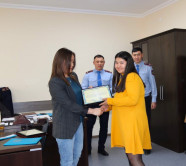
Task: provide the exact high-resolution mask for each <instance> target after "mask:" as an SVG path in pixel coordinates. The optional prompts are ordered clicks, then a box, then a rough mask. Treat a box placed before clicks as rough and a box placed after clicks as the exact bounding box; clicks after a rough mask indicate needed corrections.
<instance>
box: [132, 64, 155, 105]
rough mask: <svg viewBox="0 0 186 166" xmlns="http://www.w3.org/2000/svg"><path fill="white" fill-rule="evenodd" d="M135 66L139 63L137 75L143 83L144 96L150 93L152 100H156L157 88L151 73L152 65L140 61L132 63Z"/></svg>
mask: <svg viewBox="0 0 186 166" xmlns="http://www.w3.org/2000/svg"><path fill="white" fill-rule="evenodd" d="M134 65H135V67H136V66H137V65H139V75H140V77H141V79H142V80H143V82H144V84H145V86H146V87H145V97H147V96H149V95H150V93H151V96H152V102H156V97H157V88H156V81H155V78H154V75H153V74H152V71H153V69H152V66H150V65H149V64H146V63H144V61H141V62H140V63H139V64H136V63H134ZM136 68H137V67H136Z"/></svg>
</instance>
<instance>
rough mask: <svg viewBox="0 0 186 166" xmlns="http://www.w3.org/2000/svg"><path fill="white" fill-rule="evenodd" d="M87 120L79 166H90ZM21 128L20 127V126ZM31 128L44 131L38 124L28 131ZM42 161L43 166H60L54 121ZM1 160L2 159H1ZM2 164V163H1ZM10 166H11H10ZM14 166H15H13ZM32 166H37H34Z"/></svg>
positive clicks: (48, 111)
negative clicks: (53, 129) (54, 134)
mask: <svg viewBox="0 0 186 166" xmlns="http://www.w3.org/2000/svg"><path fill="white" fill-rule="evenodd" d="M34 112H36V113H50V112H51V110H47V111H46V110H45V111H34ZM86 122H87V118H84V125H83V128H84V140H83V150H82V154H81V157H80V159H79V162H78V166H88V147H87V129H86V128H87V124H86ZM18 127H19V126H18ZM31 128H37V129H39V130H41V129H42V126H40V125H38V124H31V125H29V126H27V129H31ZM16 130H17V131H18V130H21V127H19V128H16ZM42 156H43V157H42V160H43V166H60V156H59V152H58V146H57V142H56V139H55V138H54V137H53V136H52V121H51V122H49V126H48V130H47V134H46V139H45V143H44V146H43V149H42ZM0 160H1V159H0ZM0 163H1V161H0ZM8 166H9V165H8ZM13 166H14V165H13ZM20 166H22V165H20ZM25 166H30V165H25ZM32 166H37V165H34V164H33V165H32Z"/></svg>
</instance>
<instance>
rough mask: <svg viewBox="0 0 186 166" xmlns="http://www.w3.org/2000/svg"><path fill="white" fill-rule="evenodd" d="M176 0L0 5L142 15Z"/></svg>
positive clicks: (33, 0) (29, 0)
mask: <svg viewBox="0 0 186 166" xmlns="http://www.w3.org/2000/svg"><path fill="white" fill-rule="evenodd" d="M176 1H178V0H0V7H7V8H25V9H37V10H56V11H65V12H77V13H92V14H110V15H123V16H126V15H127V16H134V17H142V16H145V15H148V14H150V13H153V12H155V11H157V10H159V9H161V8H164V7H166V6H168V5H170V4H172V3H175V2H176Z"/></svg>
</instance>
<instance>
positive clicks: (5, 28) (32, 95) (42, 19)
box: [0, 8, 141, 102]
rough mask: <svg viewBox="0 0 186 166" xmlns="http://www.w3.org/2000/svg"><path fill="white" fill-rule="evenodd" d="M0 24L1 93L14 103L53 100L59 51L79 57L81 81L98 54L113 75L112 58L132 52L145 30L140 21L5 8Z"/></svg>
mask: <svg viewBox="0 0 186 166" xmlns="http://www.w3.org/2000/svg"><path fill="white" fill-rule="evenodd" d="M0 22H1V26H0V47H1V49H0V57H1V60H0V66H1V70H0V87H2V86H8V87H10V89H11V90H12V95H13V101H14V102H23V101H38V100H48V99H50V95H49V92H48V87H47V83H48V80H49V77H50V73H51V66H52V60H53V57H54V54H55V52H56V51H57V50H58V49H59V48H61V47H67V48H69V49H72V50H73V51H74V52H75V53H76V54H77V67H76V70H75V71H76V72H77V73H78V75H79V78H80V81H81V80H82V78H83V75H84V74H85V72H86V71H87V70H91V69H93V65H92V61H93V56H94V55H96V54H103V55H104V56H105V59H106V65H105V68H106V69H108V70H111V71H112V68H113V59H114V55H115V54H116V53H117V52H118V51H121V50H127V51H131V48H132V46H131V44H130V42H131V41H133V40H135V39H136V38H137V36H138V34H139V32H140V29H141V28H140V24H141V23H140V22H141V21H140V19H138V18H127V17H118V16H104V15H91V14H90V15H89V14H73V13H62V12H49V11H34V10H22V9H4V8H0ZM136 27H138V28H139V29H138V28H136Z"/></svg>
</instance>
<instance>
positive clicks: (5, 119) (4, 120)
mask: <svg viewBox="0 0 186 166" xmlns="http://www.w3.org/2000/svg"><path fill="white" fill-rule="evenodd" d="M14 120H15V118H14V117H11V118H3V119H2V122H12V121H14Z"/></svg>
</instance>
